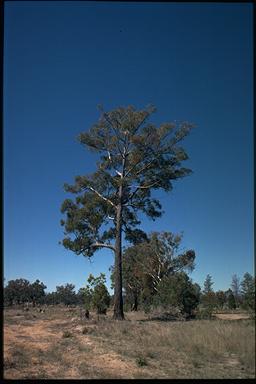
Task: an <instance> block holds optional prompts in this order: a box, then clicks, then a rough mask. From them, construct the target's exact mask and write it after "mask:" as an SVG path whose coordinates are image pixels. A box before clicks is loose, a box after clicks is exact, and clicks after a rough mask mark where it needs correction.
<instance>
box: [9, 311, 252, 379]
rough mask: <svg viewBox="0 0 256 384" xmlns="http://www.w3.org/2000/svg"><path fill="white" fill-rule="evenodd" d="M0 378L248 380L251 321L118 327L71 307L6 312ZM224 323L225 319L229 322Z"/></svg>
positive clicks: (134, 321) (130, 322)
mask: <svg viewBox="0 0 256 384" xmlns="http://www.w3.org/2000/svg"><path fill="white" fill-rule="evenodd" d="M4 315H5V317H4V377H5V378H6V379H24V378H27V379H28V378H29V379H33V378H34V379H40V378H45V379H51V378H52V379H107V378H121V379H125V378H128V379H129V378H130V379H136V378H146V379H153V378H169V379H175V378H178V379H180V378H186V379H191V378H203V379H206V378H217V379H220V378H234V379H237V378H241V379H242V378H254V377H255V341H254V340H255V323H254V321H253V320H250V319H241V320H222V319H215V320H193V321H187V322H174V321H172V322H167V321H155V320H150V319H148V318H147V316H146V315H144V314H143V313H126V320H125V321H123V322H118V321H113V320H112V319H111V313H110V314H109V315H108V316H101V317H99V318H98V316H97V315H95V314H93V316H91V318H90V319H89V320H82V319H81V318H80V315H79V309H71V308H70V309H67V308H54V307H50V308H47V309H46V311H45V313H38V312H37V311H36V310H35V309H30V310H29V311H28V312H26V313H25V312H23V311H22V310H20V309H6V310H5V314H4ZM231 318H232V317H231Z"/></svg>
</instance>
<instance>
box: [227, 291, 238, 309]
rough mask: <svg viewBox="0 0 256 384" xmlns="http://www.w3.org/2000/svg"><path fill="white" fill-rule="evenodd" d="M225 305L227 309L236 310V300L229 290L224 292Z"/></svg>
mask: <svg viewBox="0 0 256 384" xmlns="http://www.w3.org/2000/svg"><path fill="white" fill-rule="evenodd" d="M226 303H227V306H228V308H229V309H236V299H235V296H234V294H233V292H232V290H231V289H228V290H227V292H226Z"/></svg>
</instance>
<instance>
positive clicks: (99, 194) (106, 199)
mask: <svg viewBox="0 0 256 384" xmlns="http://www.w3.org/2000/svg"><path fill="white" fill-rule="evenodd" d="M88 188H89V189H90V190H91V191H93V192H94V193H96V195H98V196H99V197H101V198H102V199H103V200H105V201H106V202H107V203H109V204H111V205H112V207H114V208H116V206H115V204H114V203H113V202H112V201H111V200H109V199H108V198H107V197H105V196H103V195H102V194H101V193H99V192H98V191H96V189H94V188H93V187H91V186H88Z"/></svg>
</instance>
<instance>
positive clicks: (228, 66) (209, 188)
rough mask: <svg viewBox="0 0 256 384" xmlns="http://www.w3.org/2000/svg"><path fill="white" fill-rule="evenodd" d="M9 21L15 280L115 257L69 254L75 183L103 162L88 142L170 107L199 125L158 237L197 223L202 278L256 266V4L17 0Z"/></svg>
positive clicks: (8, 166) (7, 91)
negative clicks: (112, 116) (126, 118)
mask: <svg viewBox="0 0 256 384" xmlns="http://www.w3.org/2000/svg"><path fill="white" fill-rule="evenodd" d="M4 22H5V26H4V34H5V35H4V37H5V44H4V277H5V278H6V280H7V281H8V280H10V279H15V278H19V277H24V278H27V279H28V280H30V281H33V280H35V279H37V278H39V279H40V280H42V281H43V282H44V283H45V284H46V285H47V288H48V289H47V290H48V291H51V290H54V289H55V287H56V285H60V284H64V283H66V282H72V283H74V284H75V285H76V289H78V288H80V287H81V286H83V285H84V283H85V281H86V279H87V277H88V275H89V273H93V274H96V275H97V274H99V273H100V272H105V273H106V274H107V276H109V272H108V268H109V266H110V265H112V264H113V260H114V259H113V255H112V254H111V251H108V250H102V251H99V252H98V253H96V254H95V256H94V258H93V261H92V263H90V262H89V261H87V259H85V258H83V257H82V256H76V255H74V254H73V253H72V252H70V251H67V250H65V249H64V248H63V247H62V246H61V245H59V244H58V241H59V240H61V239H62V238H63V232H62V231H63V228H62V227H61V226H60V224H59V221H60V219H61V214H60V205H61V203H62V201H63V200H64V199H65V198H66V197H68V196H67V194H66V193H65V192H64V190H63V184H64V182H68V183H72V182H73V179H74V176H76V175H79V174H87V173H88V172H93V171H94V170H95V167H94V160H95V157H93V156H92V155H91V154H89V153H88V152H87V151H85V150H84V149H83V147H82V146H80V144H79V143H78V142H77V141H76V136H77V135H78V134H79V133H80V132H82V131H85V130H87V129H88V128H89V127H90V126H91V125H92V124H93V123H94V122H96V121H97V119H98V117H99V113H98V110H97V104H99V103H101V104H103V105H104V108H105V109H106V110H110V109H114V108H116V107H118V106H127V105H129V104H132V105H134V106H135V107H137V108H144V107H145V106H146V105H148V104H149V103H153V104H154V105H155V106H156V107H157V112H156V113H155V114H154V115H153V116H152V121H153V122H155V123H161V122H166V121H173V120H178V121H182V120H186V121H189V122H193V123H194V124H196V128H195V129H194V130H193V132H192V133H191V135H190V136H189V137H187V138H186V140H185V141H184V147H185V148H186V150H187V152H188V154H189V156H190V160H188V162H187V164H186V165H187V166H190V167H191V168H192V169H193V174H192V175H191V176H189V177H187V178H185V179H183V180H180V181H178V182H177V183H176V184H175V185H174V189H173V191H172V192H171V194H168V195H166V194H164V193H160V194H158V196H160V198H161V201H162V203H163V207H164V210H165V214H164V215H163V216H162V218H160V219H158V220H157V221H155V222H152V221H149V220H146V219H145V220H144V221H143V223H142V226H143V228H144V229H145V230H146V231H152V230H168V231H173V232H181V231H184V238H183V246H184V247H185V248H192V249H194V250H195V251H196V268H195V271H194V272H193V273H192V274H191V277H192V278H193V280H194V281H196V282H198V283H199V284H201V285H202V284H203V281H204V279H205V277H206V275H207V274H208V273H209V274H211V275H212V277H213V280H214V282H215V284H214V286H213V288H214V289H216V290H217V289H227V288H228V287H229V285H230V282H231V276H232V274H234V273H236V274H238V275H239V276H241V277H242V275H243V274H244V273H245V272H246V271H248V272H250V273H252V272H253V166H252V158H253V105H252V99H253V98H252V92H253V90H252V49H253V47H252V4H236V3H233V4H232V3H226V4H224V3H223V4H222V3H219V4H215V3H206V4H204V3H161V4H159V3H125V2H120V3H114V2H113V3H111V2H107V3H105V2H103V3H100V2H75V1H73V2H38V1H35V2H33V1H31V2H22V1H19V2H6V3H5V20H4Z"/></svg>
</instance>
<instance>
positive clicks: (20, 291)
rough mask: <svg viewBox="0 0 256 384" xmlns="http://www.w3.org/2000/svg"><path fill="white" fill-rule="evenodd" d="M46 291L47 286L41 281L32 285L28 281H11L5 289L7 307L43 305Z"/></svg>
mask: <svg viewBox="0 0 256 384" xmlns="http://www.w3.org/2000/svg"><path fill="white" fill-rule="evenodd" d="M45 289H46V286H45V285H44V284H43V283H42V282H40V281H39V280H36V281H35V282H34V283H32V284H31V283H30V282H29V281H28V280H26V279H16V280H10V281H9V282H8V284H7V285H6V287H5V288H4V301H5V304H6V305H13V304H24V303H26V302H33V304H36V303H41V302H43V300H44V296H45V292H44V290H45Z"/></svg>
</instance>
